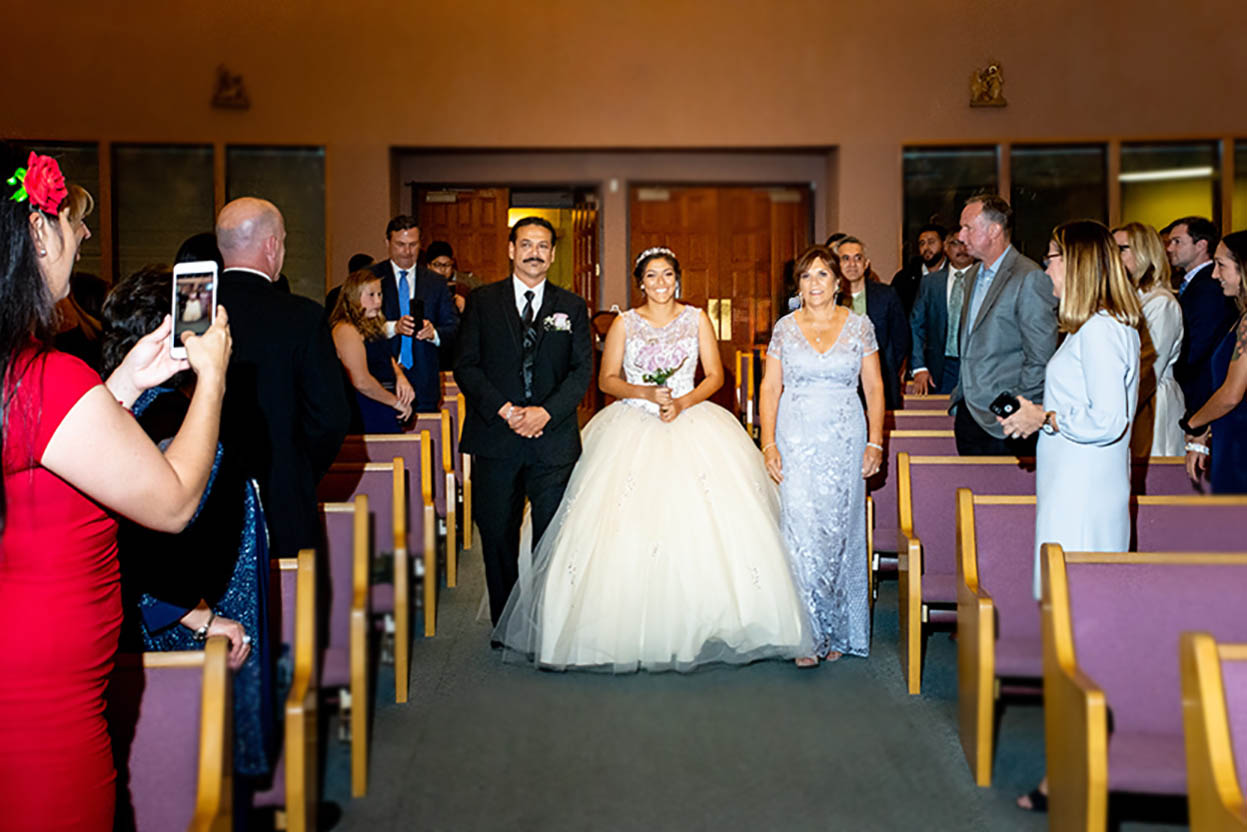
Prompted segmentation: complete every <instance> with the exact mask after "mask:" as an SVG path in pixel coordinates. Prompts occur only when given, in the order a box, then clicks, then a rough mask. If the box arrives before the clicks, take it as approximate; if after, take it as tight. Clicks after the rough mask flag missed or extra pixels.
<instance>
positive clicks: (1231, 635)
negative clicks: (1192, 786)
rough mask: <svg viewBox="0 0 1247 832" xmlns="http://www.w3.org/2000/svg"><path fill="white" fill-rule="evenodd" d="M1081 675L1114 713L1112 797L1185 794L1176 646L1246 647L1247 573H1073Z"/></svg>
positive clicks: (1107, 566) (1213, 568) (1123, 569)
mask: <svg viewBox="0 0 1247 832" xmlns="http://www.w3.org/2000/svg"><path fill="white" fill-rule="evenodd" d="M1066 573H1067V576H1068V582H1069V594H1070V611H1071V617H1072V624H1073V637H1074V650H1075V653H1076V657H1077V661H1078V666H1079V668H1080V669H1081V670H1082V671H1083V672H1084V673H1086V674H1087V676H1088V677H1090V678H1091V679H1092V681H1094V682H1095V683H1096V684H1097V685H1098V686H1099V687H1100V688H1101V689H1102V690H1103V691H1104V694H1105V698H1106V700H1107V702H1108V707H1109V710H1110V712H1111V719H1110V724H1111V730H1112V734H1111V736H1110V738H1109V788H1110V789H1113V790H1122V791H1140V792H1151V793H1161V794H1184V793H1185V792H1186V768H1185V762H1184V756H1183V733H1182V731H1183V728H1182V693H1181V685H1180V684H1179V675H1178V674H1179V667H1178V636H1179V634H1180V633H1182V632H1184V631H1188V630H1196V631H1205V632H1208V633H1211V634H1212V636H1213V638H1215V639H1217V640H1218V641H1228V642H1243V641H1247V615H1244V614H1243V599H1244V598H1247V567H1245V566H1231V565H1209V564H1191V565H1183V564H1141V563H1070V564H1067V568H1066Z"/></svg>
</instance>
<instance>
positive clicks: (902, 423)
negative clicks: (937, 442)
mask: <svg viewBox="0 0 1247 832" xmlns="http://www.w3.org/2000/svg"><path fill="white" fill-rule="evenodd" d="M883 429H884V430H885V431H888V430H952V429H953V417H952V416H950V415H949V414H947V413H940V412H939V411H938V410H934V409H927V410H889V411H888V412H887V413H886V414H885V415H884V417H883Z"/></svg>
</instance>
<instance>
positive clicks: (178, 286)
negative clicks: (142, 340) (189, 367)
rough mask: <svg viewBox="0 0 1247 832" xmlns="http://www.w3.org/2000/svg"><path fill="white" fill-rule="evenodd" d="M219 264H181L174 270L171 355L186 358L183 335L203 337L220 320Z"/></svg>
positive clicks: (199, 262) (211, 262)
mask: <svg viewBox="0 0 1247 832" xmlns="http://www.w3.org/2000/svg"><path fill="white" fill-rule="evenodd" d="M216 290H217V264H216V262H215V261H212V260H198V261H195V262H193V263H178V264H177V265H175V266H174V267H173V300H172V314H173V333H172V334H171V335H170V336H169V354H170V355H172V356H173V357H174V358H185V357H186V347H184V346H182V333H183V332H188V331H189V332H193V333H195V334H196V335H203V334H204V333H205V332H207V331H208V327H210V326H212V322H213V321H214V320H215V319H216V305H217V304H216Z"/></svg>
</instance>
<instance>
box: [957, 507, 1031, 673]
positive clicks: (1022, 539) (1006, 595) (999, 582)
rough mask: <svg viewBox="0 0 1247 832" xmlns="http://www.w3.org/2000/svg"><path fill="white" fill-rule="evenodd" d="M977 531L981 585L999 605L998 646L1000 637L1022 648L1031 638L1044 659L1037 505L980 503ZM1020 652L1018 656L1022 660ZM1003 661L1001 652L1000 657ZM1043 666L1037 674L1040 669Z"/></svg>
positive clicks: (975, 521)
mask: <svg viewBox="0 0 1247 832" xmlns="http://www.w3.org/2000/svg"><path fill="white" fill-rule="evenodd" d="M974 535H975V543H976V548H977V552H978V567H979V586H980V587H981V588H982V590H983V591H984V592H986V593H987V594H989V595H990V596H991V598H992V604H993V605H994V606H995V608H996V638H997V639H998V643H997V648H996V649H997V652H999V650H1000V649H1001V648H1000V642H1015V643H1016V644H1017V645H1018V649H1021V645H1023V644H1032V645H1034V647H1035V654H1034V656H1033V657H1032V658H1033V659H1034V661H1035V662H1039V661H1040V660H1041V659H1042V655H1043V654H1042V650H1041V649H1040V648H1039V644H1040V639H1041V635H1040V626H1039V605H1038V604H1037V603H1035V595H1034V587H1033V577H1032V575H1033V570H1034V567H1035V506H1034V505H1004V506H997V505H976V506H975V507H974ZM1020 660H1021V658H1020V657H1019V661H1020ZM997 662H999V657H997ZM1041 674H1042V670H1041V671H1040V672H1039V673H1037V674H1036V675H1041Z"/></svg>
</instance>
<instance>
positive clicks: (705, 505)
mask: <svg viewBox="0 0 1247 832" xmlns="http://www.w3.org/2000/svg"><path fill="white" fill-rule="evenodd" d="M698 316H699V313H698V310H697V309H695V308H693V307H685V308H684V309H683V310H682V311H681V312H680V314H679V315H678V316H677V317H676V318H675V319H674V320H673V321H671V322H670V323H669V324H667V325H666V326H665V327H661V328H658V327H654V326H651V325H650V324H649V323H647V322H646V321H645V319H644V318H642V317H641V316H640V315H638V314H636V312H635V311H632V310H629V311H627V312H625V313H624V324H625V327H626V332H627V340H626V345H625V351H624V363H623V366H624V372H625V375H626V378H627V380H628V382H629V383H631V384H644V383H645V382H644V381H643V379H642V377H643V376H644V375H645V374H646V372H648V370H647V369H646V367H645V365H646V359H647V356H651V357H652V356H653V355H654V354H655V352H656V351H658V352H661V353H662V354H664V355H665V356H666V357H667V358H666V360H668V361H672V360H673V359H672V358H671V356H675V357H676V358H675V359H674V360H676V361H678V360H679V358H680V357H681V356H682V357H683V363H682V364H680V368H679V370H678V371H677V372H676V373H675V374H674V375H673V376H672V377H671V378H670V379H669V380H668V381H667V386H668V387H670V388H671V392H672V395H673V396H681V395H684V394H685V393H687V392H689V391H690V390H692V389H693V378H694V373H695V371H696V367H697V362H698V340H697V329H698ZM664 366H665V365H664ZM582 438H583V446H584V451H583V453H582V455H581V457H580V461H579V462H578V463H577V465H576V469H575V471H574V472H573V474H572V477H571V480H570V481H569V483H568V485H567V490H566V492H565V493H564V497H563V501H562V503H561V504H560V506H559V509H558V512H557V513H556V515H555V517H554V520H553V521H552V522H551V524H550V527H549V529H548V531H547V532H546V534H545V535H544V537H543V538H542V540H541V541H540V542H539V544H538V546H537V550H536V551H535V552H534V553H533V555H532V566H531V568H530V569H527V570H525V569H524V568H523V565H522V564H521V574H520V580H519V582H518V583H517V584H516V587H515V589H514V590H513V592H512V594H511V597H510V598H509V599H508V601H507V606H506V609H505V610H504V611H503V614H502V617H501V619H500V620H499V623H498V626H497V627H496V628H495V630H494V638H495V639H497V640H499V641H502V642H503V643H504V644H505V645H506V646H507V647H508V648H510V651H509V652H508V654H507V656H508V657H509V658H512V659H514V658H519V659H520V660H524V661H531V662H533V663H535V664H536V665H538V666H540V667H544V668H553V669H565V668H591V669H597V670H605V671H613V672H616V673H626V672H630V671H634V670H638V669H645V670H650V671H658V670H679V671H688V670H692V669H694V668H696V667H699V666H701V665H705V664H709V663H715V662H727V663H744V662H750V661H754V660H757V659H763V658H775V657H783V658H791V657H795V656H800V655H807V654H808V653H809V650H810V643H809V627H808V619H807V616H806V615H805V612H804V610H803V608H802V606H801V604H800V601H799V599H798V596H797V591H796V585H795V582H794V578H793V575H792V572H791V568H790V566H789V563H788V559H787V556H786V553H785V551H784V544H783V538H782V536H781V535H780V530H779V505H778V495H777V493H776V489H775V488H774V486H773V485H772V483H771V482H770V480H769V479H768V478H767V475H766V470H765V468H764V467H763V465H762V459H761V455H760V454H759V453H758V450H757V448H755V447H754V446H753V444H752V443H751V442H750V441H749V438H748V437H747V436H746V434H745V432H744V430H743V429H742V428H741V426H740V424H739V423H738V422H737V421H736V419H735V418H733V417H732V416H731V414H729V413H728V412H727V411H726V410H724V409H723V408H721V407H719V406H717V405H715V404H712V403H710V402H702V403H700V404H697V405H694V406H692V407H690V408H688V409H687V410H685V411H683V412H682V413H681V414H680V415H679V416H678V417H677V418H676V419H675V420H674V421H672V422H663V421H661V420H660V419H659V418H658V407H657V405H655V404H653V403H652V402H649V401H645V400H641V399H623V400H620V401H617V402H615V403H613V404H611V405H610V406H609V407H607V408H605V409H603V410H602V411H601V412H600V413H598V414H597V415H596V416H595V417H594V418H593V419H592V420H590V422H589V423H588V424H587V425H586V426H585V428H584V432H583V437H582Z"/></svg>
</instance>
